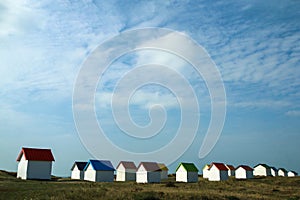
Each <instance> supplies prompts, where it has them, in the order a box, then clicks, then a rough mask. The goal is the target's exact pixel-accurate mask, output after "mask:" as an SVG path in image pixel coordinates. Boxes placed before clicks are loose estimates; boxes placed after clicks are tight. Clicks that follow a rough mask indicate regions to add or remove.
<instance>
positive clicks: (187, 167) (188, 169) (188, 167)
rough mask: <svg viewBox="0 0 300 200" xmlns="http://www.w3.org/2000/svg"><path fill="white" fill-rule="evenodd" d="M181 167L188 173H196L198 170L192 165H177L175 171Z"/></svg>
mask: <svg viewBox="0 0 300 200" xmlns="http://www.w3.org/2000/svg"><path fill="white" fill-rule="evenodd" d="M181 165H182V166H183V167H184V169H185V170H186V171H188V172H198V171H199V170H198V169H197V167H196V166H195V165H194V163H179V165H178V167H177V168H176V171H177V170H178V169H179V167H180V166H181Z"/></svg>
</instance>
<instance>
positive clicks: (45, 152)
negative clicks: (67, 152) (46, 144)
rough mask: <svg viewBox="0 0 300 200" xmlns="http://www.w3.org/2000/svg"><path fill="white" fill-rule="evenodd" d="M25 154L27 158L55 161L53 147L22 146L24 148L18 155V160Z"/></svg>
mask: <svg viewBox="0 0 300 200" xmlns="http://www.w3.org/2000/svg"><path fill="white" fill-rule="evenodd" d="M23 155H24V157H25V159H26V160H33V161H54V157H53V154H52V152H51V149H36V148H26V147H22V150H21V152H20V153H19V155H18V157H17V161H20V160H21V158H22V156H23Z"/></svg>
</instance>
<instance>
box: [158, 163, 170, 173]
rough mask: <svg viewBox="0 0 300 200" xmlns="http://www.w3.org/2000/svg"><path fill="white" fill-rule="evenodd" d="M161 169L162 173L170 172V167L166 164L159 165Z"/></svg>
mask: <svg viewBox="0 0 300 200" xmlns="http://www.w3.org/2000/svg"><path fill="white" fill-rule="evenodd" d="M158 166H159V168H160V169H161V171H168V170H169V169H168V167H167V166H166V165H165V164H164V163H158Z"/></svg>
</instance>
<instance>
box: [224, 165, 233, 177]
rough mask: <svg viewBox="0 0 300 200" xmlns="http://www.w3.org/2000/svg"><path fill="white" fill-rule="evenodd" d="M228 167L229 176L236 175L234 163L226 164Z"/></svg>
mask: <svg viewBox="0 0 300 200" xmlns="http://www.w3.org/2000/svg"><path fill="white" fill-rule="evenodd" d="M226 167H227V169H228V176H235V168H234V166H233V165H226Z"/></svg>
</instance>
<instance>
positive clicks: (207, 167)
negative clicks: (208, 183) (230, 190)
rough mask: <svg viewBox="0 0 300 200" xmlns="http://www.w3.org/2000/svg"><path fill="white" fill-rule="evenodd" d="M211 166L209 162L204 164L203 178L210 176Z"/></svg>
mask: <svg viewBox="0 0 300 200" xmlns="http://www.w3.org/2000/svg"><path fill="white" fill-rule="evenodd" d="M209 168H210V165H209V164H206V165H204V167H203V168H202V176H203V178H208V176H209V170H208V169H209Z"/></svg>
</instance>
